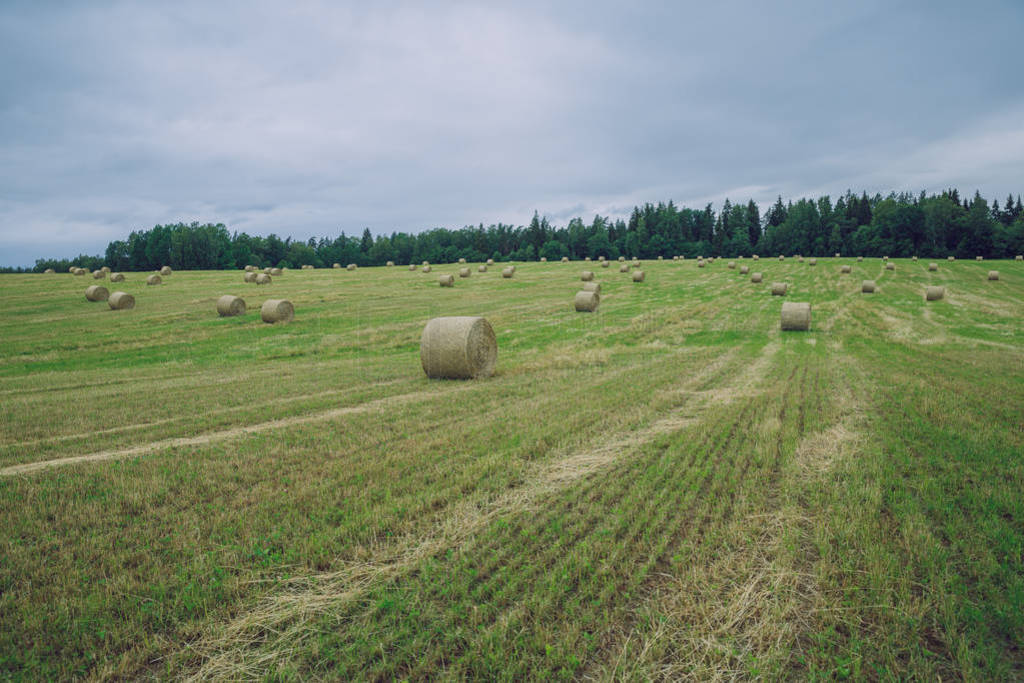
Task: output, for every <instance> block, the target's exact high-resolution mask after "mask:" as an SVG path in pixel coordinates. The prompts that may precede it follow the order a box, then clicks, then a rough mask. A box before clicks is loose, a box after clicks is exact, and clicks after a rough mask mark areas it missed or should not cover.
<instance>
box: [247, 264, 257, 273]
mask: <svg viewBox="0 0 1024 683" xmlns="http://www.w3.org/2000/svg"><path fill="white" fill-rule="evenodd" d="M254 270H256V266H246V267H245V272H247V273H251V272H252V271H254Z"/></svg>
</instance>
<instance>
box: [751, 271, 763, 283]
mask: <svg viewBox="0 0 1024 683" xmlns="http://www.w3.org/2000/svg"><path fill="white" fill-rule="evenodd" d="M763 280H764V275H762V274H761V273H752V274H751V276H750V281H751V282H761V281H763Z"/></svg>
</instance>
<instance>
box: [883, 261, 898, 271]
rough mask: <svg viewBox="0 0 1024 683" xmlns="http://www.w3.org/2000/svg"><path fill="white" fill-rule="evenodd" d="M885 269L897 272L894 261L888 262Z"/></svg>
mask: <svg viewBox="0 0 1024 683" xmlns="http://www.w3.org/2000/svg"><path fill="white" fill-rule="evenodd" d="M885 269H886V270H896V264H895V263H893V262H892V261H888V262H886V264H885Z"/></svg>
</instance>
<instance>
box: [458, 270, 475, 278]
mask: <svg viewBox="0 0 1024 683" xmlns="http://www.w3.org/2000/svg"><path fill="white" fill-rule="evenodd" d="M471 274H472V273H471V272H470V270H469V268H459V277H469V276H470V275H471Z"/></svg>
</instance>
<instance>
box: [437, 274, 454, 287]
mask: <svg viewBox="0 0 1024 683" xmlns="http://www.w3.org/2000/svg"><path fill="white" fill-rule="evenodd" d="M437 284H439V285H441V286H442V287H454V286H455V276H454V275H440V276H438V278H437Z"/></svg>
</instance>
